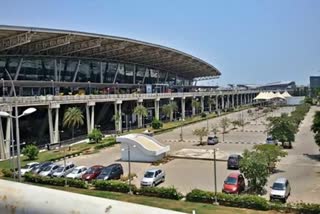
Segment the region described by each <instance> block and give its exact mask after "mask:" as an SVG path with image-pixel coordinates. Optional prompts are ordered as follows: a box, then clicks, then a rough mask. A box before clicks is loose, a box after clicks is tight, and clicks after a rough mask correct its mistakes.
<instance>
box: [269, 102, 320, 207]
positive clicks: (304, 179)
mask: <svg viewBox="0 0 320 214" xmlns="http://www.w3.org/2000/svg"><path fill="white" fill-rule="evenodd" d="M316 110H317V111H320V108H319V107H312V108H311V110H310V111H309V113H308V114H307V115H306V117H305V119H304V121H303V122H302V124H301V125H300V128H299V132H298V133H297V135H296V140H295V142H294V143H293V149H291V150H287V151H288V156H287V157H285V158H283V159H282V160H281V161H280V163H279V164H278V166H277V168H278V170H279V172H278V173H275V174H273V175H272V176H271V177H270V179H269V186H271V185H272V183H273V182H274V181H275V180H276V178H278V177H286V178H288V179H289V182H290V183H291V188H292V193H291V196H290V197H289V200H288V201H300V200H303V201H307V202H314V203H319V202H320V155H319V147H318V146H317V145H316V144H315V142H314V139H313V133H312V132H311V131H310V127H311V125H312V119H313V115H314V113H315V111H316Z"/></svg>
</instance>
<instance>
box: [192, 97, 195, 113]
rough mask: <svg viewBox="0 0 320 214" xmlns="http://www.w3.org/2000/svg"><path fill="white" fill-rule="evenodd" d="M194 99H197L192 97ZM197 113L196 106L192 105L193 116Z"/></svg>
mask: <svg viewBox="0 0 320 214" xmlns="http://www.w3.org/2000/svg"><path fill="white" fill-rule="evenodd" d="M192 101H196V99H195V98H193V99H192ZM195 115H196V108H195V107H194V106H193V105H192V116H195Z"/></svg>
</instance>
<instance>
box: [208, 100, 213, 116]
mask: <svg viewBox="0 0 320 214" xmlns="http://www.w3.org/2000/svg"><path fill="white" fill-rule="evenodd" d="M212 102H213V98H212V97H209V98H208V104H209V113H211V111H212V104H213V103H212Z"/></svg>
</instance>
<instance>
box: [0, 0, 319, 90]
mask: <svg viewBox="0 0 320 214" xmlns="http://www.w3.org/2000/svg"><path fill="white" fill-rule="evenodd" d="M0 11H1V13H0V24H1V25H19V26H31V27H45V28H58V29H66V30H77V31H85V32H91V33H101V34H107V35H113V36H121V37H127V38H132V39H137V40H142V41H147V42H151V43H156V44H160V45H164V46H168V47H171V48H175V49H178V50H180V51H183V52H186V53H188V54H191V55H193V56H196V57H198V58H201V59H203V60H205V61H207V62H208V63H210V64H212V65H213V66H215V67H216V68H218V69H219V70H220V71H221V73H222V75H221V77H220V78H219V79H218V80H215V81H214V83H215V84H216V83H217V84H219V85H226V84H229V83H231V84H234V83H243V84H246V83H247V84H262V83H269V82H276V81H289V80H290V81H291V80H293V81H296V83H297V84H299V85H300V84H304V85H307V84H309V76H310V75H320V13H319V11H320V1H319V0H281V1H279V0H241V1H240V0H220V1H217V0H193V1H191V0H161V1H151V0H135V1H132V0H127V1H125V0H28V1H23V0H20V1H17V0H1V8H0Z"/></svg>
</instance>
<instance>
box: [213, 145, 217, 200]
mask: <svg viewBox="0 0 320 214" xmlns="http://www.w3.org/2000/svg"><path fill="white" fill-rule="evenodd" d="M216 151H217V149H216V148H214V149H213V166H214V204H218V198H217V165H216Z"/></svg>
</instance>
